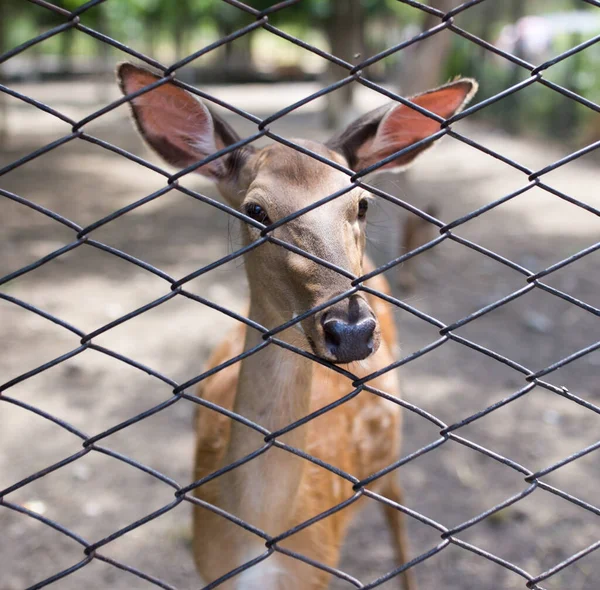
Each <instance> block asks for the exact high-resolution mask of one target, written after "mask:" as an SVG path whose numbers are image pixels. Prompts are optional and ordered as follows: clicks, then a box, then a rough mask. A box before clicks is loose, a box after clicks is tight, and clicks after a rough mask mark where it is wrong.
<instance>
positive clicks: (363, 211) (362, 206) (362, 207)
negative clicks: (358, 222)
mask: <svg viewBox="0 0 600 590" xmlns="http://www.w3.org/2000/svg"><path fill="white" fill-rule="evenodd" d="M368 209H369V201H367V199H361V200H360V201H359V202H358V218H359V219H364V218H365V217H366V215H367V211H368Z"/></svg>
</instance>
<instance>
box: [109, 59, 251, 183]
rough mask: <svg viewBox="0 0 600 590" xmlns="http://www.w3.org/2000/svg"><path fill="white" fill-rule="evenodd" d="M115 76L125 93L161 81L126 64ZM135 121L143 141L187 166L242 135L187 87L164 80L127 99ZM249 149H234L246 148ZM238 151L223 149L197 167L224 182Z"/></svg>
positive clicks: (236, 163)
mask: <svg viewBox="0 0 600 590" xmlns="http://www.w3.org/2000/svg"><path fill="white" fill-rule="evenodd" d="M117 78H118V80H119V85H120V87H121V91H122V92H123V94H124V95H128V94H132V93H134V92H137V91H138V90H141V89H142V88H145V87H146V86H148V85H150V84H153V83H154V82H157V81H158V80H160V78H159V77H158V76H156V75H155V74H153V73H152V72H150V71H148V70H146V69H144V68H140V67H138V66H134V65H133V64H130V63H123V64H120V65H119V67H118V69H117ZM129 104H130V106H131V112H132V114H133V118H134V120H135V123H136V126H137V128H138V130H139V132H140V133H141V135H142V137H143V138H144V139H145V140H146V143H147V144H148V145H149V146H150V147H151V148H152V149H153V150H154V151H156V152H157V153H158V154H159V155H160V156H161V157H162V158H163V159H164V160H165V161H166V162H167V163H168V164H171V165H172V166H175V167H177V168H185V167H187V166H191V165H192V164H194V163H196V162H199V161H200V160H203V159H204V158H206V157H207V156H210V155H211V154H213V153H214V152H216V151H218V150H220V149H222V148H224V147H227V146H229V145H232V144H234V143H236V142H237V141H239V140H240V137H239V136H238V134H237V133H236V132H235V131H234V130H233V129H232V128H231V127H230V126H229V125H228V124H227V123H226V122H225V121H224V120H223V119H221V118H220V117H219V116H217V115H215V114H214V113H212V112H211V111H210V110H209V109H208V108H207V107H206V105H204V104H203V103H202V102H201V101H200V100H197V99H196V98H195V97H194V96H192V95H191V94H190V93H189V92H187V91H185V90H183V89H182V88H179V87H178V86H175V85H174V84H172V83H171V82H166V83H165V84H162V85H161V86H157V87H156V88H153V89H152V90H150V91H149V92H146V93H144V94H141V95H140V96H137V97H136V98H134V99H132V100H131V101H130V103H129ZM248 150H249V148H244V149H243V150H236V153H237V152H240V153H242V152H244V151H248ZM240 153H237V157H234V156H233V154H232V153H229V154H226V155H224V156H222V157H220V158H218V159H216V160H213V161H212V162H209V163H208V164H205V165H203V166H201V167H200V168H198V169H197V170H196V172H197V173H198V174H202V175H204V176H207V177H208V178H210V179H212V180H214V181H217V182H224V181H227V180H231V179H232V176H234V175H235V174H236V173H237V167H238V166H239V165H240V160H241V158H240V157H239V155H240Z"/></svg>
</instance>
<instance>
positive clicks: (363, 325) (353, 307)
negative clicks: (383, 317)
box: [321, 296, 379, 363]
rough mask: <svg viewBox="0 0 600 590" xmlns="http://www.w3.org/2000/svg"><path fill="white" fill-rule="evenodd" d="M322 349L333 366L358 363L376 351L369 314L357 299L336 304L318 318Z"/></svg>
mask: <svg viewBox="0 0 600 590" xmlns="http://www.w3.org/2000/svg"><path fill="white" fill-rule="evenodd" d="M321 326H322V328H323V334H324V336H325V345H326V347H327V351H328V352H329V354H330V355H331V356H332V357H333V358H334V359H335V362H336V363H350V362H352V361H360V360H363V359H365V358H367V357H368V356H370V355H371V354H372V353H373V352H375V351H376V350H377V348H378V347H379V329H378V326H377V321H376V320H375V318H374V316H373V312H372V311H371V309H370V308H369V306H368V305H367V303H366V302H365V301H364V300H363V299H362V298H360V297H356V296H355V297H353V298H351V299H350V300H348V301H344V302H340V303H339V304H337V305H335V306H333V307H332V308H330V309H329V310H328V311H326V312H325V313H324V314H323V315H322V316H321Z"/></svg>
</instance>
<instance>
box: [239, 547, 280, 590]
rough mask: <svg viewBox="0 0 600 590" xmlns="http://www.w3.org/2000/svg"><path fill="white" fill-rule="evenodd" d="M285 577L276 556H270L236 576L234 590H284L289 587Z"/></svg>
mask: <svg viewBox="0 0 600 590" xmlns="http://www.w3.org/2000/svg"><path fill="white" fill-rule="evenodd" d="M255 556H256V554H253V557H255ZM287 576H288V574H287V572H286V570H285V568H284V567H282V565H281V564H280V563H279V559H278V556H277V555H271V556H269V557H267V558H266V559H265V560H264V561H261V562H260V563H257V564H256V565H254V566H252V567H251V568H249V569H247V570H246V571H244V572H242V573H241V574H240V575H239V576H236V578H235V579H236V584H235V590H284V589H285V588H289V587H290V586H289V584H286V579H287ZM288 582H289V580H288Z"/></svg>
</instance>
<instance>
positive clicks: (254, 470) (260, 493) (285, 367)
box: [225, 297, 312, 534]
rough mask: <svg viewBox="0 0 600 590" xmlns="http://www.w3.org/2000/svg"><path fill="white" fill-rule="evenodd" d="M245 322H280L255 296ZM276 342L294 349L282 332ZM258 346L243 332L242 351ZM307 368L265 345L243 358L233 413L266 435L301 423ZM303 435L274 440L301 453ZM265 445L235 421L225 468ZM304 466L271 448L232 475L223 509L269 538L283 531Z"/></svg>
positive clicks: (253, 335)
mask: <svg viewBox="0 0 600 590" xmlns="http://www.w3.org/2000/svg"><path fill="white" fill-rule="evenodd" d="M249 317H250V318H251V319H252V320H254V321H256V322H258V323H260V324H261V325H263V326H267V327H274V326H277V325H280V324H281V323H282V318H280V317H278V318H275V317H273V314H272V313H271V312H270V311H269V309H268V308H267V307H266V306H265V305H264V304H261V303H260V301H257V298H255V297H251V302H250V314H249ZM286 319H289V318H283V321H285V320H286ZM288 332H289V331H288ZM278 337H280V338H281V339H282V340H286V341H287V342H290V343H296V344H297V341H296V338H295V337H294V336H293V334H287V335H286V334H285V333H282V334H281V335H278ZM261 342H262V336H261V334H260V333H258V332H257V331H256V330H253V329H251V328H249V329H247V330H246V344H245V349H246V350H249V349H251V348H253V347H254V346H256V345H258V344H260V343H261ZM310 363H311V361H310V360H308V359H305V358H304V357H302V356H301V355H299V354H296V353H294V352H290V351H289V350H286V349H284V348H282V347H281V346H278V345H276V344H269V345H268V346H267V347H265V348H263V349H262V350H260V351H259V352H257V353H255V354H253V355H251V356H249V357H247V358H246V359H244V360H243V361H242V363H241V369H240V377H239V381H238V388H237V394H236V399H235V404H234V411H235V412H236V413H238V414H240V415H242V416H244V417H246V418H248V419H250V420H252V421H253V422H256V423H257V424H260V425H261V426H263V427H264V428H267V429H268V430H269V431H271V432H274V431H276V430H279V429H281V428H283V427H285V426H287V425H288V424H291V423H292V422H294V421H296V420H298V419H300V418H302V417H303V416H305V415H306V414H307V413H308V412H309V411H310V392H311V384H312V366H311V364H310ZM306 431H307V428H306V426H301V427H299V428H297V429H294V430H292V431H291V432H289V433H287V434H285V435H283V436H281V437H278V440H281V441H282V442H284V443H286V444H288V445H291V446H293V447H295V448H299V449H304V448H305V446H306ZM264 444H265V443H264V436H263V435H261V434H259V433H257V432H256V431H254V430H253V429H251V428H248V427H247V426H244V425H243V424H240V423H238V422H235V421H234V422H233V423H232V427H231V437H230V444H229V449H228V454H227V457H226V461H225V463H229V462H231V461H235V460H237V459H239V458H241V457H244V456H246V455H248V454H249V453H251V452H252V451H254V450H256V449H258V448H260V447H262V446H263V445H264ZM305 466H306V461H305V460H304V459H301V458H299V457H297V456H296V455H293V454H291V453H290V452H288V451H285V450H281V449H278V448H275V447H272V448H270V449H269V450H268V451H266V452H265V453H263V454H262V455H260V456H258V457H256V458H254V459H252V460H251V461H250V462H249V463H248V464H247V465H244V466H242V467H240V468H238V469H235V470H234V471H232V472H231V477H232V478H233V481H232V482H228V483H227V484H226V486H225V487H226V495H227V500H228V502H227V503H228V504H229V506H228V508H229V509H230V510H231V511H232V512H234V513H235V514H237V515H238V516H240V518H243V519H244V520H247V521H248V522H251V523H253V524H254V525H255V526H259V527H261V528H263V530H266V531H267V532H269V533H271V534H277V532H281V531H283V530H285V528H286V527H287V526H289V524H287V523H289V522H290V517H291V512H292V511H291V507H292V506H293V502H294V499H295V498H296V497H297V492H298V488H299V486H300V482H301V480H302V475H303V472H304V469H305ZM231 484H233V485H231Z"/></svg>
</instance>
